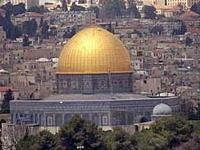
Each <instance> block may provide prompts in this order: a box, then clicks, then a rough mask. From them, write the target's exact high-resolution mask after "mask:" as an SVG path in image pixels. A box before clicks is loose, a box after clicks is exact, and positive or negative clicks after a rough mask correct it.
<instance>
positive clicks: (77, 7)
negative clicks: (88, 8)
mask: <svg viewBox="0 0 200 150" xmlns="http://www.w3.org/2000/svg"><path fill="white" fill-rule="evenodd" d="M70 11H85V7H83V6H78V5H76V3H75V2H73V3H72V6H71V8H70Z"/></svg>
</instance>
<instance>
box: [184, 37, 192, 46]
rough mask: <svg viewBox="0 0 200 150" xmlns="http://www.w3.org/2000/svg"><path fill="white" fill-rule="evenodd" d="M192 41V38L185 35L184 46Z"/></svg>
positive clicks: (189, 44)
mask: <svg viewBox="0 0 200 150" xmlns="http://www.w3.org/2000/svg"><path fill="white" fill-rule="evenodd" d="M192 42H193V40H192V39H191V38H190V37H186V39H185V45H186V46H191V45H192Z"/></svg>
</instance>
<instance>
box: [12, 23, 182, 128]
mask: <svg viewBox="0 0 200 150" xmlns="http://www.w3.org/2000/svg"><path fill="white" fill-rule="evenodd" d="M133 74H134V71H133V68H132V64H131V59H130V55H129V52H128V50H127V49H126V48H125V47H124V45H123V44H122V42H121V41H120V40H118V39H117V38H116V37H115V36H114V35H113V34H111V33H110V32H108V31H106V30H104V29H102V28H100V27H96V26H90V27H88V28H85V29H83V30H81V31H80V32H78V33H77V34H76V35H74V36H73V37H72V38H71V39H70V40H69V41H68V43H67V44H66V45H64V47H63V50H62V51H61V53H60V57H59V61H58V66H57V72H56V85H57V94H56V95H54V96H51V97H48V98H45V99H43V100H15V101H11V103H10V109H11V122H12V123H13V124H37V125H39V126H44V127H49V126H50V127H51V126H52V127H60V126H62V125H63V124H65V123H67V122H68V121H69V120H70V119H71V118H72V117H73V116H74V115H79V116H81V117H82V118H84V119H86V120H90V121H92V122H93V123H96V124H97V125H99V126H118V125H131V124H133V123H136V122H140V121H141V120H148V121H149V120H151V115H152V112H153V108H154V107H155V106H156V105H158V104H160V103H165V104H167V105H169V107H171V108H172V111H173V112H177V111H179V110H180V108H179V100H178V97H175V96H173V97H172V96H171V97H168V96H165V97H161V96H157V97H146V96H142V95H136V94H133V93H134V92H135V89H134V88H133V87H134V84H135V83H134V77H133ZM142 118H143V119H142Z"/></svg>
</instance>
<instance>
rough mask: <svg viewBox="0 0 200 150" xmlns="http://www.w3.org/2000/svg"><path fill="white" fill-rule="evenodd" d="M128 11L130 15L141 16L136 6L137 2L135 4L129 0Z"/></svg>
mask: <svg viewBox="0 0 200 150" xmlns="http://www.w3.org/2000/svg"><path fill="white" fill-rule="evenodd" d="M127 13H128V15H129V16H131V17H134V18H141V15H140V13H139V11H138V9H137V7H136V4H134V3H133V2H132V1H131V2H130V1H129V7H128V8H127Z"/></svg>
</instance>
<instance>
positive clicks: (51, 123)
mask: <svg viewBox="0 0 200 150" xmlns="http://www.w3.org/2000/svg"><path fill="white" fill-rule="evenodd" d="M47 125H48V126H52V125H53V118H52V117H50V116H48V117H47Z"/></svg>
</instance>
